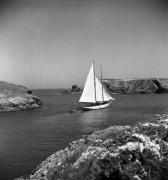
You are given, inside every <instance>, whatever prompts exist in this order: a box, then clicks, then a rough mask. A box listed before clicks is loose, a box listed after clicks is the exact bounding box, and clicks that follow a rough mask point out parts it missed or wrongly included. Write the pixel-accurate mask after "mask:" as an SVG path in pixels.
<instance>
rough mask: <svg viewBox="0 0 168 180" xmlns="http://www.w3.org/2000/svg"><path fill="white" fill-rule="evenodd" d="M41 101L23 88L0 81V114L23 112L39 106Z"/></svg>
mask: <svg viewBox="0 0 168 180" xmlns="http://www.w3.org/2000/svg"><path fill="white" fill-rule="evenodd" d="M41 104H42V103H41V100H40V99H39V98H37V97H36V96H34V95H32V91H31V90H30V89H28V88H26V87H24V86H20V85H15V84H12V83H7V82H4V81H0V112H8V111H23V110H29V109H36V108H39V107H40V106H41Z"/></svg>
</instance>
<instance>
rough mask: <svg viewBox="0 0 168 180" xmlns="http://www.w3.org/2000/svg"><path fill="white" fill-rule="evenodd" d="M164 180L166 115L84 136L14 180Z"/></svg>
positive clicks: (167, 168)
mask: <svg viewBox="0 0 168 180" xmlns="http://www.w3.org/2000/svg"><path fill="white" fill-rule="evenodd" d="M25 179H26V180H38V179H40V180H79V179H80V180H94V179H96V180H101V179H103V180H104V179H114V180H142V179H144V180H148V179H149V180H167V179H168V115H167V114H163V115H162V116H160V115H158V118H157V121H156V122H147V123H143V124H138V125H136V126H134V127H131V126H111V127H109V128H107V129H104V130H101V131H96V132H94V133H93V134H91V135H88V136H84V137H83V138H82V139H80V140H78V141H74V142H72V143H70V144H69V147H67V148H66V149H64V150H61V151H58V152H56V153H54V154H52V155H51V156H50V157H48V158H47V159H46V160H45V161H43V162H42V163H41V164H40V165H39V166H38V167H37V168H36V169H35V170H34V171H33V172H32V173H31V175H29V176H27V177H21V178H17V180H25Z"/></svg>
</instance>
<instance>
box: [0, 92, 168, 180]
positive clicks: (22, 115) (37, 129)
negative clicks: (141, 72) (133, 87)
mask: <svg viewBox="0 0 168 180" xmlns="http://www.w3.org/2000/svg"><path fill="white" fill-rule="evenodd" d="M59 92H60V91H58V90H35V91H34V93H35V94H36V95H37V96H38V97H39V98H41V100H42V101H43V107H42V108H41V109H37V110H33V111H25V112H8V113H1V114H0V179H2V180H10V179H14V178H16V177H19V176H21V175H25V174H29V173H30V172H31V171H32V170H33V169H34V168H35V167H36V166H37V165H38V164H39V163H41V161H43V160H45V158H47V157H48V156H49V155H50V154H52V153H54V152H56V151H58V150H61V149H64V148H65V147H66V146H68V143H69V142H71V141H73V140H77V139H79V138H81V137H82V135H84V134H90V133H92V132H93V131H95V130H99V129H103V128H106V127H108V126H110V125H127V124H129V125H134V124H136V123H137V122H143V121H146V120H151V119H154V118H155V114H158V113H161V112H164V111H165V110H166V109H167V108H168V95H167V94H144V95H135V94H130V95H128V94H115V95H112V96H113V97H114V98H115V99H116V101H115V102H114V103H113V104H112V105H111V107H109V108H107V109H102V110H95V111H85V112H82V111H77V112H75V113H70V111H71V110H73V109H75V108H79V106H80V105H79V104H78V99H79V97H80V94H60V93H59Z"/></svg>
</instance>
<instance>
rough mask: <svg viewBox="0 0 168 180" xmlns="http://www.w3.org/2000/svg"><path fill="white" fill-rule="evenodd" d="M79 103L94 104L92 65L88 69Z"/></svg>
mask: <svg viewBox="0 0 168 180" xmlns="http://www.w3.org/2000/svg"><path fill="white" fill-rule="evenodd" d="M79 102H90V103H95V102H96V99H95V82H94V67H93V63H92V65H91V67H90V70H89V74H88V76H87V79H86V82H85V86H84V89H83V92H82V95H81V97H80V99H79Z"/></svg>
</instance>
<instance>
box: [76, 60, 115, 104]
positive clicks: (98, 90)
mask: <svg viewBox="0 0 168 180" xmlns="http://www.w3.org/2000/svg"><path fill="white" fill-rule="evenodd" d="M110 100H114V98H112V97H111V96H110V95H109V93H108V92H107V91H106V89H105V87H104V86H103V85H102V83H101V82H100V80H99V79H98V78H97V77H96V76H95V74H94V65H93V63H92V65H91V67H90V70H89V74H88V76H87V79H86V82H85V86H84V89H83V93H82V95H81V97H80V99H79V102H81V103H82V102H83V103H96V102H104V101H110Z"/></svg>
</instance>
